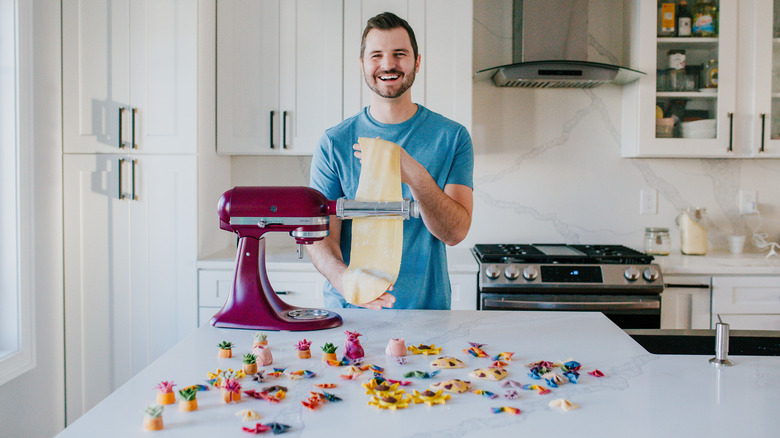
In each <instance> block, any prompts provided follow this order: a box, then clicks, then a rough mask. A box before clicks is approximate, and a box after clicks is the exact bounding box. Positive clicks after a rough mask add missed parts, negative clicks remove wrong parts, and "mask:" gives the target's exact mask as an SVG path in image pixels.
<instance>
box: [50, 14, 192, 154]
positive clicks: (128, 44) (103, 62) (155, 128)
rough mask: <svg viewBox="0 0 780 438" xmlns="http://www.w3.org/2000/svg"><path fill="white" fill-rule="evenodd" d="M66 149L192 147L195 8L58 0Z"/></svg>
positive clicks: (167, 150) (111, 150) (173, 150)
mask: <svg viewBox="0 0 780 438" xmlns="http://www.w3.org/2000/svg"><path fill="white" fill-rule="evenodd" d="M62 32H63V38H62V55H63V83H64V84H67V86H65V87H63V130H64V149H65V152H74V153H92V152H99V153H114V152H119V149H126V150H127V151H133V150H138V151H143V152H147V153H187V152H194V151H195V150H196V149H195V145H196V143H195V140H196V133H197V125H196V123H197V121H196V98H197V87H196V78H197V51H196V49H197V7H196V5H193V4H191V2H188V1H186V0H155V1H151V0H148V1H132V2H131V1H127V0H112V1H96V0H78V1H76V0H74V1H66V2H63V3H62Z"/></svg>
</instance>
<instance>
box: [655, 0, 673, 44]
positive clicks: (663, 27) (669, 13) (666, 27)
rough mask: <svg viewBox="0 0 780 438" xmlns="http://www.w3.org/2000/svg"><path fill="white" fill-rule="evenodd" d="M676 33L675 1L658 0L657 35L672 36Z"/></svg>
mask: <svg viewBox="0 0 780 438" xmlns="http://www.w3.org/2000/svg"><path fill="white" fill-rule="evenodd" d="M676 33H677V2H676V1H675V0H658V36H659V37H673V36H674V35H675V34H676Z"/></svg>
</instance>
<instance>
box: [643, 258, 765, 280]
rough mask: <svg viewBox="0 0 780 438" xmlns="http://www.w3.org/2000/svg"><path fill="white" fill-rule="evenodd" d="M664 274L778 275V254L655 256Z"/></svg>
mask: <svg viewBox="0 0 780 438" xmlns="http://www.w3.org/2000/svg"><path fill="white" fill-rule="evenodd" d="M654 261H655V263H658V265H659V266H660V267H661V272H663V273H664V274H665V275H780V255H777V256H772V257H770V258H768V259H767V258H766V252H762V253H745V254H740V255H734V254H729V253H722V252H721V253H718V252H711V253H708V254H707V255H703V256H688V255H682V254H670V255H668V256H655V260H654Z"/></svg>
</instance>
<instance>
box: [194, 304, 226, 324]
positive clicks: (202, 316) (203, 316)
mask: <svg viewBox="0 0 780 438" xmlns="http://www.w3.org/2000/svg"><path fill="white" fill-rule="evenodd" d="M219 309H221V307H199V308H198V327H200V326H204V325H208V323H209V321H211V317H212V316H214V314H216V313H217V312H219Z"/></svg>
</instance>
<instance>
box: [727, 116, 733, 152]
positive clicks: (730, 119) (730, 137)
mask: <svg viewBox="0 0 780 438" xmlns="http://www.w3.org/2000/svg"><path fill="white" fill-rule="evenodd" d="M728 116H729V152H732V151H734V113H728Z"/></svg>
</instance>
